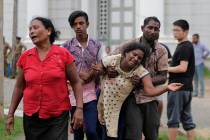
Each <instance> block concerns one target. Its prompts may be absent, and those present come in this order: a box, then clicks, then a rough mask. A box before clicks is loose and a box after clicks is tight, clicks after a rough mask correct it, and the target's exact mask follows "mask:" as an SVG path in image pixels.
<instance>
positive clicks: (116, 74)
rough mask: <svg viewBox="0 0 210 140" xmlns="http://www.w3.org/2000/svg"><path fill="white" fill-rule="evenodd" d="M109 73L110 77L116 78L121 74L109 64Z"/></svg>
mask: <svg viewBox="0 0 210 140" xmlns="http://www.w3.org/2000/svg"><path fill="white" fill-rule="evenodd" d="M107 75H108V77H109V78H115V77H117V76H118V75H119V73H118V72H117V71H116V70H115V68H114V67H112V66H109V67H107Z"/></svg>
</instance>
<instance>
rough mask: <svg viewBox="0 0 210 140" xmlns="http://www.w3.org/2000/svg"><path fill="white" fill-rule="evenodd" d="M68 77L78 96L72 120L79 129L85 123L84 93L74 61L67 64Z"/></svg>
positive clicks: (75, 94)
mask: <svg viewBox="0 0 210 140" xmlns="http://www.w3.org/2000/svg"><path fill="white" fill-rule="evenodd" d="M66 73H67V78H68V80H69V81H70V83H71V87H72V89H73V91H74V96H75V98H76V111H75V112H74V115H73V119H72V121H71V123H72V125H73V129H78V128H79V127H81V126H82V124H83V93H82V84H81V80H80V78H79V76H78V74H77V71H76V66H75V64H74V63H71V64H68V65H67V66H66Z"/></svg>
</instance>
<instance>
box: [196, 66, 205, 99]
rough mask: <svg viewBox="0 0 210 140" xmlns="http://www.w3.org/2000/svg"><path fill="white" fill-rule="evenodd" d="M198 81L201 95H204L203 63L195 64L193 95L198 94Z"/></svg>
mask: <svg viewBox="0 0 210 140" xmlns="http://www.w3.org/2000/svg"><path fill="white" fill-rule="evenodd" d="M199 82H200V89H201V90H200V92H201V96H204V95H205V81H204V64H203V63H201V64H199V65H198V66H195V74H194V96H198V83H199Z"/></svg>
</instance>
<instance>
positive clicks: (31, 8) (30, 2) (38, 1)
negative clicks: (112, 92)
mask: <svg viewBox="0 0 210 140" xmlns="http://www.w3.org/2000/svg"><path fill="white" fill-rule="evenodd" d="M26 12H27V20H26V21H27V26H29V24H30V22H31V20H32V19H33V18H35V17H37V16H41V17H48V0H27V10H26ZM24 43H25V44H26V45H27V47H28V48H31V47H32V42H31V40H30V38H29V31H28V30H27V35H26V38H25V40H24Z"/></svg>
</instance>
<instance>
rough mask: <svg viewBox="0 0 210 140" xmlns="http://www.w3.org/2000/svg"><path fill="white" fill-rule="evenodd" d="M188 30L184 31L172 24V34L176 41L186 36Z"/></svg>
mask: <svg viewBox="0 0 210 140" xmlns="http://www.w3.org/2000/svg"><path fill="white" fill-rule="evenodd" d="M187 34H188V31H184V30H183V29H182V28H181V27H179V26H176V25H174V26H173V35H174V38H175V39H177V40H178V41H182V40H183V39H185V38H186V37H187Z"/></svg>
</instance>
